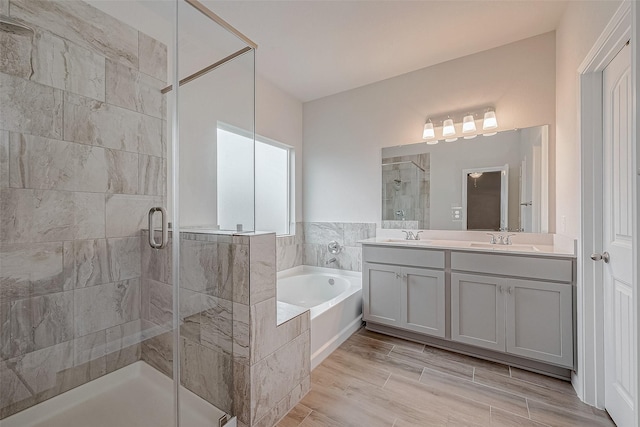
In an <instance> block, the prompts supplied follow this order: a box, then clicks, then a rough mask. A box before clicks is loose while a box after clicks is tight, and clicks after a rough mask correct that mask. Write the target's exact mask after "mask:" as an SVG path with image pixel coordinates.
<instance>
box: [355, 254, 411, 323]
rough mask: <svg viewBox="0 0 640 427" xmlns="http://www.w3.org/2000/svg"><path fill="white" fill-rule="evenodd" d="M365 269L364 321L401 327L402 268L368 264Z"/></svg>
mask: <svg viewBox="0 0 640 427" xmlns="http://www.w3.org/2000/svg"><path fill="white" fill-rule="evenodd" d="M363 267H364V268H363V271H362V279H363V281H362V285H363V286H362V296H363V299H364V304H363V317H364V320H365V321H371V322H375V323H382V324H385V325H390V326H400V278H401V275H400V267H395V266H391V265H384V264H372V263H368V262H365V263H364V265H363Z"/></svg>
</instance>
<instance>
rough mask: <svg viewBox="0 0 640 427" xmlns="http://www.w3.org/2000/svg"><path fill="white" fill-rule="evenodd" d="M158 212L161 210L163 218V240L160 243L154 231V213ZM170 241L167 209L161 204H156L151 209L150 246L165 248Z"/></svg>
mask: <svg viewBox="0 0 640 427" xmlns="http://www.w3.org/2000/svg"><path fill="white" fill-rule="evenodd" d="M156 212H160V218H161V220H162V240H161V241H160V243H158V242H156V238H155V236H154V232H153V215H154V214H155V213H156ZM168 242H169V222H168V218H167V211H166V210H165V209H164V208H163V207H160V206H155V207H153V208H151V209H149V246H151V247H152V248H153V249H164V248H165V247H166V246H167V243H168Z"/></svg>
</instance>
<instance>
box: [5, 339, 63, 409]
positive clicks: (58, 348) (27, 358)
mask: <svg viewBox="0 0 640 427" xmlns="http://www.w3.org/2000/svg"><path fill="white" fill-rule="evenodd" d="M6 366H7V367H8V369H10V370H12V371H13V372H15V373H16V374H17V375H18V376H19V377H20V380H21V381H22V382H23V383H24V385H25V386H26V387H27V389H28V390H30V391H31V392H32V393H35V394H37V393H42V392H44V391H47V390H50V389H52V388H54V387H56V383H57V378H58V374H59V373H60V372H61V371H63V370H65V369H68V368H71V367H72V366H73V341H66V342H63V343H60V344H57V345H54V346H52V347H47V348H44V349H42V350H37V351H34V352H31V353H27V354H25V355H23V356H20V357H17V358H14V359H9V360H8V361H7V362H6ZM3 387H4V384H3ZM3 391H4V389H3ZM0 394H4V393H0ZM10 400H12V399H10Z"/></svg>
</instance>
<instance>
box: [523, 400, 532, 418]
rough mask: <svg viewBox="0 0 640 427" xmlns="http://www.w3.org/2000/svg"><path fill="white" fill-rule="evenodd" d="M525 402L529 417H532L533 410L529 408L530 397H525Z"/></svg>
mask: <svg viewBox="0 0 640 427" xmlns="http://www.w3.org/2000/svg"><path fill="white" fill-rule="evenodd" d="M524 402H525V403H526V404H527V414H529V419H531V411H530V410H529V398H527V397H525V398H524Z"/></svg>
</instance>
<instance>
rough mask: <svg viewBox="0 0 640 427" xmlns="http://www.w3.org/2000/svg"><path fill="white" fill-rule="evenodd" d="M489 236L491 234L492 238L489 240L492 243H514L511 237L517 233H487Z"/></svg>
mask: <svg viewBox="0 0 640 427" xmlns="http://www.w3.org/2000/svg"><path fill="white" fill-rule="evenodd" d="M487 235H488V236H491V240H490V241H489V243H490V244H492V245H512V244H513V243H512V242H511V237H513V236H515V234H507V235H504V234H493V233H487Z"/></svg>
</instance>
